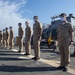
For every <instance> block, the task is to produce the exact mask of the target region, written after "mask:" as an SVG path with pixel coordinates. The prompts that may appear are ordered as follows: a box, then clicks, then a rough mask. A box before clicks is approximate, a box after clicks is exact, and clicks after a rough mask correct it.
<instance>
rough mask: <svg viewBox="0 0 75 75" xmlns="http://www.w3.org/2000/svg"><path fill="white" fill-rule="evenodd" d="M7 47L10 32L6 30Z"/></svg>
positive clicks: (7, 45)
mask: <svg viewBox="0 0 75 75" xmlns="http://www.w3.org/2000/svg"><path fill="white" fill-rule="evenodd" d="M6 47H8V48H9V32H8V31H6Z"/></svg>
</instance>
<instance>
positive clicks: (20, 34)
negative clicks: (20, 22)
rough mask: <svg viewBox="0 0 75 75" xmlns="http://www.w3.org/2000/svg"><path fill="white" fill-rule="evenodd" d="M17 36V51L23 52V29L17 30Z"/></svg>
mask: <svg viewBox="0 0 75 75" xmlns="http://www.w3.org/2000/svg"><path fill="white" fill-rule="evenodd" d="M18 36H19V51H23V29H22V27H20V28H18Z"/></svg>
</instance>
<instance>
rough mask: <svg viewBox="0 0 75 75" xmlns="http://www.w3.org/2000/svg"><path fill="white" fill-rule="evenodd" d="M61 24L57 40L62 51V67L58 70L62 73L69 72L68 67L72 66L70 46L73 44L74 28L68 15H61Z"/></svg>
mask: <svg viewBox="0 0 75 75" xmlns="http://www.w3.org/2000/svg"><path fill="white" fill-rule="evenodd" d="M60 18H61V24H60V25H59V26H58V29H57V38H58V46H59V51H60V60H61V61H60V66H59V67H58V69H62V71H67V70H68V66H69V64H70V50H69V45H70V44H71V42H72V31H73V29H72V26H71V24H70V23H69V22H68V21H67V20H66V14H65V13H62V14H61V15H60Z"/></svg>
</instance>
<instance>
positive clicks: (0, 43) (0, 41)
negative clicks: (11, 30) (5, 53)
mask: <svg viewBox="0 0 75 75" xmlns="http://www.w3.org/2000/svg"><path fill="white" fill-rule="evenodd" d="M2 38H3V35H2V31H1V30H0V46H2Z"/></svg>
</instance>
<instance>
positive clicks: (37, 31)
mask: <svg viewBox="0 0 75 75" xmlns="http://www.w3.org/2000/svg"><path fill="white" fill-rule="evenodd" d="M60 18H61V24H60V25H59V26H58V29H57V38H58V46H59V52H60V58H61V60H60V66H59V67H58V69H62V70H63V71H67V70H68V66H69V64H70V50H69V45H70V44H71V42H72V41H73V37H72V31H73V29H72V26H71V24H70V23H69V22H68V21H67V20H66V14H65V13H62V14H61V15H60ZM33 20H34V24H33V47H34V57H33V58H32V59H34V60H39V59H40V41H41V35H42V24H41V23H40V22H39V20H38V16H34V17H33ZM25 25H26V28H25V54H24V55H26V56H28V55H30V54H31V35H32V29H31V27H30V24H29V22H28V21H26V22H25ZM18 26H19V28H18V37H19V51H18V52H23V51H24V49H23V35H24V31H23V28H22V23H18ZM9 29H10V34H9V32H8V28H6V29H3V34H2V31H0V45H3V47H4V48H6V47H7V48H10V49H12V48H13V47H14V32H13V30H12V27H11V26H10V27H9ZM2 41H3V43H2ZM74 53H75V52H74Z"/></svg>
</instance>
